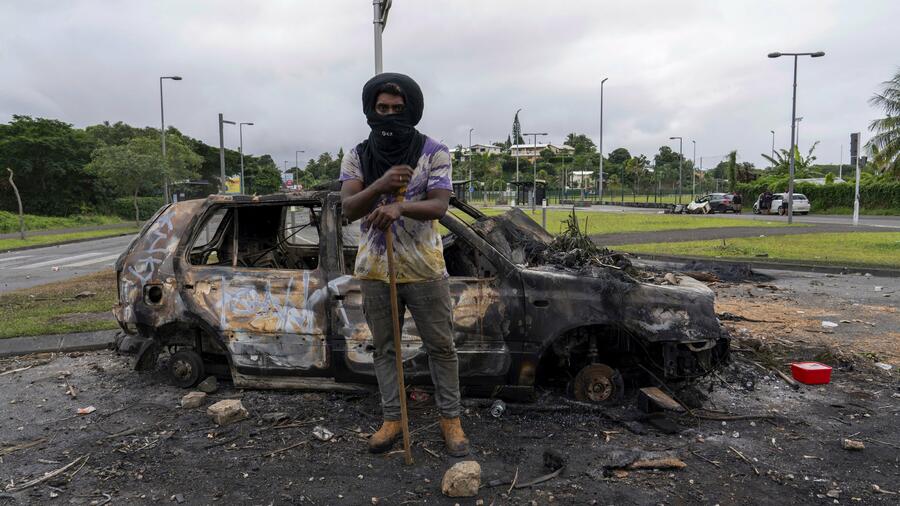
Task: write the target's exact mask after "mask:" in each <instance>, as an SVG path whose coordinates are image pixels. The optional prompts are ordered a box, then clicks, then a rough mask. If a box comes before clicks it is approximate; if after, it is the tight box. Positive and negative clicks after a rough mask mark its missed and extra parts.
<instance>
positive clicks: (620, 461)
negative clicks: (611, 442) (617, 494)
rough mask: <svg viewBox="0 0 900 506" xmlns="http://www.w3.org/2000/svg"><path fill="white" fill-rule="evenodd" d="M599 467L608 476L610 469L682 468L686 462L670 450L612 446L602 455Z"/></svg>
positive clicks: (685, 465)
mask: <svg viewBox="0 0 900 506" xmlns="http://www.w3.org/2000/svg"><path fill="white" fill-rule="evenodd" d="M600 467H601V468H602V469H604V475H605V476H609V475H610V471H611V470H612V469H632V470H637V469H683V468H685V467H687V464H685V463H684V461H682V460H681V459H680V458H679V457H678V456H677V455H676V454H675V453H673V452H670V451H645V450H639V449H634V448H632V449H627V448H613V449H610V450H609V451H608V452H607V453H606V454H605V455H604V456H603V458H602V459H601V461H600Z"/></svg>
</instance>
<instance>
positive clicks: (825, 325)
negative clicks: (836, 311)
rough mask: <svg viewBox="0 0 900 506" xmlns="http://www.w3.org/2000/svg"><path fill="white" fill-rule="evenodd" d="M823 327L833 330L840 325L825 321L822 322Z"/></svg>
mask: <svg viewBox="0 0 900 506" xmlns="http://www.w3.org/2000/svg"><path fill="white" fill-rule="evenodd" d="M822 326H823V327H825V328H826V329H833V328H835V327H837V326H838V324H837V323H834V322H830V321H828V320H824V321H822Z"/></svg>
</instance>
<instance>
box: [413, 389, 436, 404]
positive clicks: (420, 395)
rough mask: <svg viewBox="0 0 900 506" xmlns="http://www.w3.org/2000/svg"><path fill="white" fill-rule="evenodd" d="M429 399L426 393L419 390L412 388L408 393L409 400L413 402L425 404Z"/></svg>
mask: <svg viewBox="0 0 900 506" xmlns="http://www.w3.org/2000/svg"><path fill="white" fill-rule="evenodd" d="M430 398H431V396H430V395H428V392H426V391H424V390H422V389H421V388H414V389H412V390H410V391H409V400H411V401H413V402H425V401H427V400H428V399H430Z"/></svg>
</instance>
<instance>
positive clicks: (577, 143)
mask: <svg viewBox="0 0 900 506" xmlns="http://www.w3.org/2000/svg"><path fill="white" fill-rule="evenodd" d="M564 144H565V145H566V146H572V147H573V148H575V154H576V155H580V154H584V153H593V152H595V151H596V150H597V146H596V145H595V144H594V141H592V140H591V138H590V137H588V136H587V135H584V134H576V133H575V132H572V133H570V134H569V135H567V136H566V141H565V142H564Z"/></svg>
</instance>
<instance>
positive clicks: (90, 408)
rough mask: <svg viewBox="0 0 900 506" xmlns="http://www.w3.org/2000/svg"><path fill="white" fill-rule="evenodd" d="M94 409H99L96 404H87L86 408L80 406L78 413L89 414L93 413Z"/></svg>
mask: <svg viewBox="0 0 900 506" xmlns="http://www.w3.org/2000/svg"><path fill="white" fill-rule="evenodd" d="M94 411H97V408H95V407H94V406H87V407H84V408H78V412H77V413H78V414H79V415H89V414H91V413H93V412H94Z"/></svg>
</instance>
